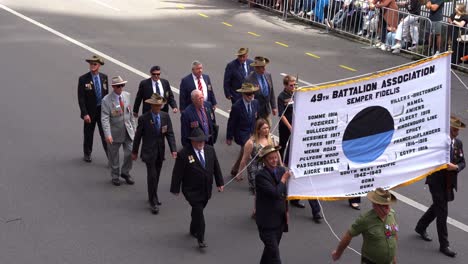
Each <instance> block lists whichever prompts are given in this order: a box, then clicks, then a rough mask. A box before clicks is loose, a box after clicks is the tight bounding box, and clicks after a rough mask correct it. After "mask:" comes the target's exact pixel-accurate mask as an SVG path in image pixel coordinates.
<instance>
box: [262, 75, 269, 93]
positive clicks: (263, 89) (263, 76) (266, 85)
mask: <svg viewBox="0 0 468 264" xmlns="http://www.w3.org/2000/svg"><path fill="white" fill-rule="evenodd" d="M260 81H261V82H262V94H263V96H265V97H267V96H268V95H269V94H270V92H269V91H268V84H267V82H266V80H265V75H262V76H261V77H260Z"/></svg>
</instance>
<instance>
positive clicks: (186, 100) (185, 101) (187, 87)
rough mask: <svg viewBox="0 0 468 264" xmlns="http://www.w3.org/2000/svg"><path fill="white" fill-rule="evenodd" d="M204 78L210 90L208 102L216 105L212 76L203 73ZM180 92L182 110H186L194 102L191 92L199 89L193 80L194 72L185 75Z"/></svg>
mask: <svg viewBox="0 0 468 264" xmlns="http://www.w3.org/2000/svg"><path fill="white" fill-rule="evenodd" d="M202 78H203V80H204V81H205V83H206V87H207V90H208V100H206V101H208V102H210V103H211V105H216V104H217V103H216V97H215V94H214V92H213V86H212V85H211V80H210V76H208V75H206V74H202ZM179 88H180V93H179V105H180V110H181V111H184V110H185V108H187V106H189V105H190V104H191V103H192V98H191V95H190V93H191V92H192V91H193V90H195V89H197V87H195V82H194V81H193V76H192V73H190V74H189V75H187V76H185V77H184V78H183V79H182V80H181V81H180V87H179Z"/></svg>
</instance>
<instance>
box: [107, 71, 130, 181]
mask: <svg viewBox="0 0 468 264" xmlns="http://www.w3.org/2000/svg"><path fill="white" fill-rule="evenodd" d="M126 83H127V81H125V80H124V79H122V77H120V76H117V77H113V78H112V90H113V92H112V93H110V94H108V95H106V96H105V97H104V98H103V99H102V106H101V122H102V128H103V130H104V135H105V137H106V141H107V150H108V155H109V166H110V168H111V177H112V184H114V185H115V186H119V185H120V180H119V177H122V178H123V179H125V181H126V182H127V184H130V185H133V184H134V183H135V181H134V180H133V178H132V177H131V176H130V170H131V169H132V148H133V146H132V144H133V138H134V136H135V129H136V124H135V119H134V117H133V114H132V110H131V108H130V93H128V92H126V91H123V88H124V87H125V84H126ZM120 147H122V148H123V154H124V157H123V164H122V167H120V159H119V150H120Z"/></svg>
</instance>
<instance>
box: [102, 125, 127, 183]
mask: <svg viewBox="0 0 468 264" xmlns="http://www.w3.org/2000/svg"><path fill="white" fill-rule="evenodd" d="M124 129H125V128H124ZM121 146H122V147H123V154H124V156H123V164H122V168H120V158H119V156H120V155H119V150H120V147H121ZM132 148H133V140H132V139H131V138H130V136H129V135H128V134H127V135H126V136H125V140H124V142H112V144H107V149H108V154H109V165H110V167H111V176H112V179H118V178H119V177H120V175H121V174H123V175H130V170H131V169H132Z"/></svg>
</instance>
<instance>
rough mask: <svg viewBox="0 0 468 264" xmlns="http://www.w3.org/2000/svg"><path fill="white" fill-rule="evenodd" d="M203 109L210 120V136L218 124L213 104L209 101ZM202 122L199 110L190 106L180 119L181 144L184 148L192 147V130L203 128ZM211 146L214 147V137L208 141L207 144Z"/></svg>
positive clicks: (204, 104) (204, 103)
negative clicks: (190, 137)
mask: <svg viewBox="0 0 468 264" xmlns="http://www.w3.org/2000/svg"><path fill="white" fill-rule="evenodd" d="M203 107H204V108H205V112H206V116H207V119H208V130H209V132H210V135H213V129H214V128H213V127H214V124H215V123H216V119H215V115H214V111H213V108H212V106H211V104H210V103H209V102H207V101H205V102H203ZM202 124H203V123H202V121H201V120H200V118H199V117H198V113H197V110H196V109H195V106H194V105H193V104H190V105H189V106H188V107H187V108H186V109H185V110H184V112H183V113H182V115H181V117H180V129H181V142H182V145H183V146H190V145H191V143H190V139H188V137H189V136H190V133H191V132H192V129H194V128H196V127H200V128H202ZM206 143H207V144H209V145H213V144H214V142H213V137H211V136H210V137H209V138H208V141H207V142H206Z"/></svg>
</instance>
